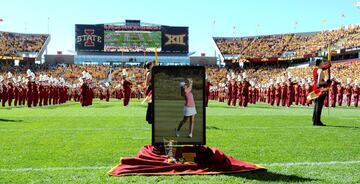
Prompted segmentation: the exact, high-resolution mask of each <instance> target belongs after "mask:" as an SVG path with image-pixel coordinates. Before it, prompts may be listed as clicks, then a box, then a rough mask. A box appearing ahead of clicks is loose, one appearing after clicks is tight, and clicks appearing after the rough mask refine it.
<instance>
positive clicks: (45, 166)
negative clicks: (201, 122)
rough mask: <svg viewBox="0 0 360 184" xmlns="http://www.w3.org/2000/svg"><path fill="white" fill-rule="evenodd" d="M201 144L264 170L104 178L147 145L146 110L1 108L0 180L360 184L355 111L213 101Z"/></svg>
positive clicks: (112, 105)
mask: <svg viewBox="0 0 360 184" xmlns="http://www.w3.org/2000/svg"><path fill="white" fill-rule="evenodd" d="M209 106H210V107H209V108H208V109H207V130H206V131H207V145H208V146H212V147H217V148H219V149H221V150H222V151H224V152H225V153H226V154H228V155H232V156H233V157H235V158H237V159H239V160H244V161H249V162H253V163H257V164H262V165H263V166H265V167H266V168H267V169H268V172H257V173H243V174H239V175H206V176H204V175H192V176H151V177H150V176H126V177H109V176H107V174H106V173H107V171H108V170H109V169H110V168H111V167H113V166H115V165H116V164H117V163H118V161H119V158H120V157H122V156H135V155H136V154H137V152H138V150H139V149H140V148H141V147H142V146H143V145H145V144H150V143H151V126H150V125H148V124H147V123H146V122H145V121H144V119H145V111H146V107H145V106H143V105H141V104H140V103H139V102H138V101H131V103H130V107H127V108H124V107H123V106H122V103H121V102H120V101H118V100H112V101H111V102H109V103H106V102H102V101H95V103H94V105H93V107H90V108H81V107H80V105H79V104H78V103H73V102H71V103H68V104H65V105H61V106H50V107H46V108H33V109H28V108H12V109H9V108H0V183H243V182H246V183H249V182H250V183H269V182H274V183H288V182H304V183H360V174H359V173H360V109H353V108H351V109H347V108H338V109H330V113H329V114H328V112H327V109H324V111H323V122H324V123H326V124H327V125H331V126H327V127H313V126H312V125H311V121H310V120H311V114H312V109H311V108H304V107H292V108H290V109H287V108H276V107H275V108H269V106H268V105H267V104H257V105H250V107H248V108H246V109H239V108H228V107H227V106H226V105H225V104H223V103H217V102H211V103H210V104H209Z"/></svg>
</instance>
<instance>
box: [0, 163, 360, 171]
mask: <svg viewBox="0 0 360 184" xmlns="http://www.w3.org/2000/svg"><path fill="white" fill-rule="evenodd" d="M350 164H360V160H351V161H330V162H287V163H286V162H285V163H268V164H258V165H261V166H265V167H271V166H303V165H304V166H306V165H350ZM111 168H112V167H111V166H85V167H47V168H14V169H0V172H28V171H75V170H109V169H111Z"/></svg>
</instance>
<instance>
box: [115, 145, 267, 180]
mask: <svg viewBox="0 0 360 184" xmlns="http://www.w3.org/2000/svg"><path fill="white" fill-rule="evenodd" d="M189 152H195V153H196V157H195V163H191V164H183V163H168V162H167V156H166V155H165V153H164V150H163V149H160V148H157V147H154V146H152V145H146V146H144V147H143V148H142V149H141V150H140V152H139V153H138V155H137V156H136V157H124V158H121V159H120V164H119V165H117V166H115V167H114V168H113V169H111V170H110V171H109V172H108V174H109V175H110V176H124V175H171V174H173V175H180V174H230V173H239V172H246V171H254V170H261V169H265V168H264V167H261V166H258V165H256V164H252V163H248V162H244V161H240V160H236V159H234V158H232V157H231V156H226V155H225V154H224V153H223V152H222V151H220V150H218V149H216V148H209V147H206V146H194V147H192V146H188V147H181V148H177V149H176V158H178V157H179V156H180V157H181V155H182V153H189Z"/></svg>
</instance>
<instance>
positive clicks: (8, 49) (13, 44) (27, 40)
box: [0, 32, 48, 56]
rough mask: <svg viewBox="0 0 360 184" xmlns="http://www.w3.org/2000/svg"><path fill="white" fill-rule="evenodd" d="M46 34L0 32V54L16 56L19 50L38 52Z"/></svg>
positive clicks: (46, 36)
mask: <svg viewBox="0 0 360 184" xmlns="http://www.w3.org/2000/svg"><path fill="white" fill-rule="evenodd" d="M47 38H48V35H39V34H22V33H10V32H0V56H17V55H18V53H19V52H39V51H40V50H41V48H42V47H43V46H44V43H45V41H46V39H47Z"/></svg>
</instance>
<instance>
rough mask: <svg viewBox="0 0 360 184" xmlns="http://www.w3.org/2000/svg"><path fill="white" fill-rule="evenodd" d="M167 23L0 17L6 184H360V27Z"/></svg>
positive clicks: (0, 163) (1, 171) (1, 162)
mask: <svg viewBox="0 0 360 184" xmlns="http://www.w3.org/2000/svg"><path fill="white" fill-rule="evenodd" d="M324 2H326V1H324ZM131 3H134V2H129V4H131ZM140 4H141V3H140ZM144 4H146V3H144ZM195 4H196V3H194V5H193V6H194V7H197V8H196V10H189V12H192V13H194V14H196V13H197V12H199V13H198V15H199V16H201V15H200V14H201V13H203V14H204V15H206V16H210V15H216V14H220V13H219V12H220V10H218V8H219V7H224V6H225V5H224V6H223V5H221V6H220V5H219V7H215V8H216V9H217V10H218V11H219V12H217V13H214V12H215V11H213V12H210V11H209V12H208V11H207V10H206V11H205V10H201V8H202V5H195ZM290 4H291V3H290ZM335 4H336V3H335ZM136 5H139V3H137V4H136ZM237 5H239V4H237ZM356 5H357V7H360V3H359V2H358V3H357V4H356ZM39 6H40V5H39ZM94 6H95V5H92V7H93V8H96V7H97V6H95V7H94ZM98 6H99V7H100V5H98ZM244 6H245V5H244ZM248 6H249V7H250V4H248ZM294 6H295V5H294ZM327 6H329V7H330V5H327ZM331 6H332V5H331ZM101 7H103V6H101ZM104 7H105V6H104ZM226 7H227V8H230V7H228V6H226ZM271 7H272V8H274V9H275V10H278V9H277V7H276V6H275V5H271ZM106 8H108V9H109V10H106V11H105V10H101V11H100V10H96V11H99V12H104V13H105V12H107V11H108V13H109V14H111V13H110V12H111V11H110V9H111V10H113V11H114V10H116V8H115V6H114V7H107V6H106ZM112 8H115V9H112ZM148 8H149V7H148ZM233 8H236V6H234V7H233ZM309 8H310V7H309ZM352 8H353V7H352ZM129 9H130V8H129ZM348 9H350V8H348ZM71 10H74V9H71ZM131 10H133V11H135V9H133V8H131ZM209 10H210V8H209ZM295 10H296V11H300V10H298V9H296V8H295V9H294V11H295ZM79 11H80V10H79ZM173 11H174V13H173V14H180V13H179V12H181V11H182V10H173ZM244 11H245V10H244ZM278 11H279V10H278ZM348 11H349V12H350V10H348ZM139 12H140V11H137V13H139ZM164 12H165V10H164ZM176 12H177V13H176ZM200 12H201V13H200ZM221 12H223V14H224V15H223V16H225V17H226V13H229V14H232V13H231V12H230V11H225V10H221ZM47 13H48V14H49V16H50V15H52V16H54V17H55V15H54V14H56V13H51V12H50V13H49V12H47ZM131 13H133V12H131ZM131 13H129V14H125V13H124V14H122V15H127V16H128V17H131V16H130V15H132V14H131ZM159 14H161V15H162V16H164V18H151V17H152V16H150V15H148V14H142V15H143V16H140V17H143V18H144V19H146V20H155V21H154V22H159V24H153V23H146V22H147V21H144V22H143V21H142V20H137V19H127V20H125V21H124V22H112V23H98V22H107V21H104V19H105V20H109V18H108V17H107V16H104V17H101V18H99V19H95V18H94V17H93V18H92V19H91V18H86V19H83V18H79V17H77V18H74V20H67V21H68V22H69V23H68V24H65V23H64V22H66V21H59V22H55V21H54V24H58V26H57V27H55V26H56V25H54V27H55V28H57V29H59V30H56V29H55V30H54V31H49V22H48V32H47V33H45V32H46V31H38V32H28V31H27V30H26V29H25V30H24V31H21V29H18V28H16V27H15V26H7V25H8V24H6V21H7V19H5V18H4V19H2V16H3V15H1V13H0V133H1V135H0V158H1V159H0V182H1V183H359V182H360V175H359V174H358V173H359V171H360V151H359V150H360V142H359V138H360V134H359V133H360V132H359V130H360V129H359V128H360V109H359V107H358V104H359V97H360V83H359V81H360V75H359V72H360V24H358V22H356V19H350V18H349V21H347V23H348V24H344V23H343V22H342V23H341V24H340V23H336V24H335V23H334V24H332V25H334V27H331V26H326V28H324V29H321V30H319V29H318V28H317V27H316V26H314V25H312V26H310V27H309V29H307V30H305V31H301V29H300V31H296V30H291V29H289V28H284V29H283V30H285V31H278V32H277V31H274V30H275V29H274V30H272V31H267V32H262V33H261V34H258V33H256V34H255V33H254V32H253V30H251V31H249V33H250V34H249V35H245V34H241V36H239V35H238V36H237V35H236V34H235V27H233V36H229V35H231V34H230V33H228V32H223V31H219V32H217V33H215V34H206V33H205V32H210V28H209V27H211V26H207V27H206V26H205V24H204V23H200V22H196V21H195V20H190V19H185V21H179V20H177V21H175V20H176V19H175V18H174V17H173V16H175V15H169V14H165V13H162V12H160V13H159ZM260 14H261V13H260ZM290 14H291V13H290ZM295 14H296V13H295V12H294V15H295ZM349 14H350V13H349ZM44 15H45V12H44ZM139 15H140V14H139ZM261 15H263V14H261ZM4 16H7V17H11V16H14V15H12V14H11V13H9V12H8V13H4ZM64 16H65V15H64ZM147 16H149V17H150V18H147ZM183 16H186V15H183ZM279 16H280V17H282V16H283V15H279ZM297 16H298V15H297ZM154 17H156V16H154ZM341 17H342V18H344V17H345V15H344V16H343V15H342V16H341ZM346 17H347V16H346ZM349 17H350V15H349ZM166 18H169V19H171V21H166V20H167V19H166ZM192 18H194V19H195V17H192ZM54 19H55V18H54ZM157 19H159V20H157ZM203 19H204V18H203ZM250 19H251V18H250ZM253 19H254V21H255V18H253ZM262 19H264V20H267V18H266V15H263V16H262ZM48 20H49V18H48ZM110 20H111V19H110ZM160 20H162V21H160ZM222 20H223V22H225V23H228V22H231V20H230V18H229V20H227V19H222ZM308 20H310V19H308ZM350 20H351V21H352V22H350ZM192 21H195V23H190V22H192ZM269 21H270V20H269ZM39 22H41V21H40V20H39ZM149 22H153V21H149ZM162 22H164V23H162ZM169 22H171V24H170V23H169ZM184 22H185V23H186V22H189V24H188V25H186V24H185V25H184V24H183V23H184ZM70 23H71V24H70ZM225 23H224V24H225ZM42 24H43V23H42ZM42 24H41V25H42ZM173 24H174V25H173ZM274 24H275V23H274ZM284 24H285V23H284ZM297 24H298V23H296V25H297ZM319 24H320V23H319ZM3 25H4V26H3ZM64 25H67V26H64ZM179 25H181V26H179ZM213 25H215V21H214V23H213ZM60 27H61V28H63V29H60ZM246 27H247V26H243V27H241V28H243V29H244V30H243V31H244V32H245V29H246ZM324 27H325V23H324ZM61 30H62V31H61ZM65 30H66V31H67V30H70V31H69V32H71V34H66V32H65ZM198 30H200V32H198ZM58 32H61V33H64V35H66V37H64V36H63V35H61V34H58ZM199 33H201V34H199ZM59 35H60V36H59ZM197 37H204V38H205V39H204V40H207V41H206V42H202V44H201V46H200V47H195V44H194V43H195V41H194V40H196V44H197V42H198V38H197ZM62 39H66V40H69V42H70V43H72V44H71V46H66V47H65V46H64V45H61V44H60V41H59V40H62ZM66 43H68V42H66ZM59 45H60V46H59ZM59 47H60V49H59ZM203 47H204V48H205V47H208V48H209V50H210V52H207V53H205V51H203V50H201V49H202V48H203ZM54 51H55V52H54ZM212 51H213V52H214V53H211V52H212ZM209 53H210V54H209Z"/></svg>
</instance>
